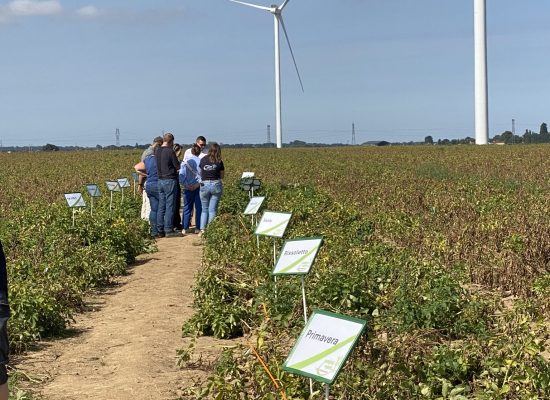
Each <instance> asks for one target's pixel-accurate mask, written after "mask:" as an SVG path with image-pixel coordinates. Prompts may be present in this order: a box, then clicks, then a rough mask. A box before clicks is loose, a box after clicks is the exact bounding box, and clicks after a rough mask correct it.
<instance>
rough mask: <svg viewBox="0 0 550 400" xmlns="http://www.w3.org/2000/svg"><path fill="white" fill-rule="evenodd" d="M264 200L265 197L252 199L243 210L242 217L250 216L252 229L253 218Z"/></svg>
mask: <svg viewBox="0 0 550 400" xmlns="http://www.w3.org/2000/svg"><path fill="white" fill-rule="evenodd" d="M264 200H265V196H258V197H252V198H251V199H250V201H249V202H248V205H247V206H246V208H245V210H244V215H250V216H251V217H252V226H253V227H254V218H255V217H256V214H257V213H258V210H259V209H260V207H261V206H262V204H263V202H264ZM256 222H257V220H256Z"/></svg>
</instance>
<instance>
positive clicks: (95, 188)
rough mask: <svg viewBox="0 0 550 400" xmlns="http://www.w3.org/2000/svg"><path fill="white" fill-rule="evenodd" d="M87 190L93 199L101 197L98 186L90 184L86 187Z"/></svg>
mask: <svg viewBox="0 0 550 400" xmlns="http://www.w3.org/2000/svg"><path fill="white" fill-rule="evenodd" d="M86 190H87V191H88V194H89V195H90V196H91V197H101V191H100V190H99V187H98V186H97V185H96V184H93V183H90V184H88V185H86Z"/></svg>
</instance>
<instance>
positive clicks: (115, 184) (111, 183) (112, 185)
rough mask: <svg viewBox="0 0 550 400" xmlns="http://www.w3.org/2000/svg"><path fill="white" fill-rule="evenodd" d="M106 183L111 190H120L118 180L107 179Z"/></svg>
mask: <svg viewBox="0 0 550 400" xmlns="http://www.w3.org/2000/svg"><path fill="white" fill-rule="evenodd" d="M105 184H106V185H107V189H109V191H110V192H120V185H119V184H118V181H107V182H105Z"/></svg>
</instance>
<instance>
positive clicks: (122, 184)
mask: <svg viewBox="0 0 550 400" xmlns="http://www.w3.org/2000/svg"><path fill="white" fill-rule="evenodd" d="M117 181H118V184H119V186H120V187H121V188H127V187H130V181H129V180H128V178H118V179H117Z"/></svg>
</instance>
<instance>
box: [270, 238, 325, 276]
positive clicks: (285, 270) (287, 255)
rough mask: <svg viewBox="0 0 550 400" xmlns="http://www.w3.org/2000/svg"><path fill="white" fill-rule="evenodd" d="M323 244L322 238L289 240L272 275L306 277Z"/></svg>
mask: <svg viewBox="0 0 550 400" xmlns="http://www.w3.org/2000/svg"><path fill="white" fill-rule="evenodd" d="M322 243H323V238H322V237H312V238H302V239H291V240H287V241H286V242H285V244H284V245H283V249H282V250H281V252H280V253H279V258H278V259H277V262H276V263H275V268H273V272H272V273H271V275H305V274H307V273H309V270H310V268H311V266H312V265H313V262H314V261H315V257H317V253H318V252H319V248H320V247H321V244H322Z"/></svg>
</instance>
